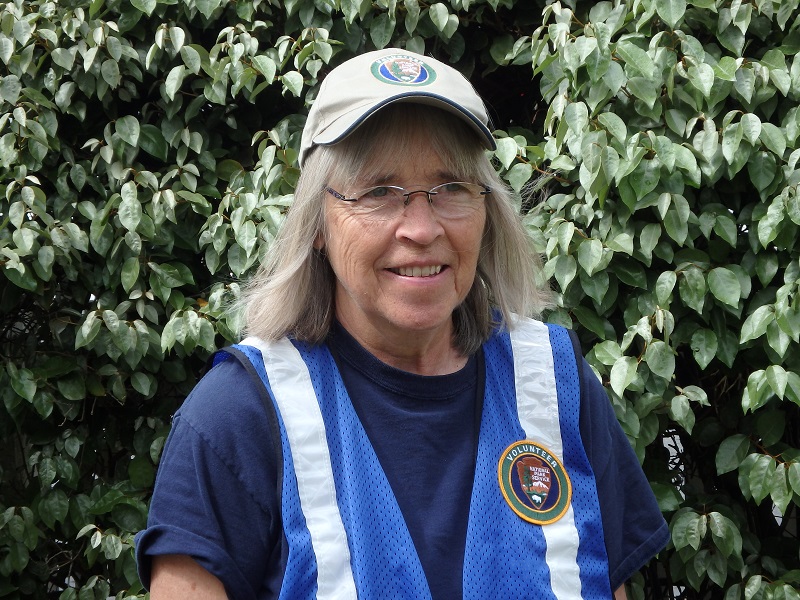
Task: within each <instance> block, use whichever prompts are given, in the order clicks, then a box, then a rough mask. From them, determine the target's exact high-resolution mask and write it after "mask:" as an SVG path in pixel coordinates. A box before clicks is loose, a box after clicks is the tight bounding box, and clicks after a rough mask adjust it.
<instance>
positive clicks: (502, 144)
mask: <svg viewBox="0 0 800 600" xmlns="http://www.w3.org/2000/svg"><path fill="white" fill-rule="evenodd" d="M518 151H519V147H518V146H517V142H516V141H515V140H514V138H509V137H505V138H498V139H497V148H496V149H495V151H494V155H495V156H496V157H497V159H498V160H499V161H500V163H501V164H502V165H503V167H504V168H506V169H508V168H509V167H510V166H511V163H513V162H514V160H515V159H516V158H517V152H518Z"/></svg>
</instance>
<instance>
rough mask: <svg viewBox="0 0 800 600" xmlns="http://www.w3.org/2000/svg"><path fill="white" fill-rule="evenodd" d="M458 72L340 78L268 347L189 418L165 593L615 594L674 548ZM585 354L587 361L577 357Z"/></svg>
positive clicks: (406, 68) (235, 362) (236, 358)
mask: <svg viewBox="0 0 800 600" xmlns="http://www.w3.org/2000/svg"><path fill="white" fill-rule="evenodd" d="M487 123H488V118H487V116H486V111H485V108H484V106H483V103H482V102H481V100H480V98H479V97H478V96H477V94H476V93H475V91H474V90H473V88H472V87H471V86H470V84H469V83H468V82H467V81H466V79H464V78H463V76H461V75H460V74H459V73H458V72H457V71H455V70H454V69H452V68H451V67H449V66H447V65H445V64H443V63H440V62H438V61H436V60H434V59H431V58H428V57H423V56H420V55H416V54H413V53H410V52H408V51H403V50H395V49H388V50H383V51H378V52H373V53H369V54H364V55H362V56H359V57H357V58H354V59H352V60H350V61H347V62H346V63H344V64H343V65H341V66H339V67H337V68H336V69H334V70H333V71H332V72H331V73H330V74H329V75H328V77H327V78H326V79H325V81H324V83H323V85H322V86H321V89H320V92H319V95H318V96H317V98H316V100H315V103H314V105H313V107H312V109H311V112H310V114H309V118H308V122H307V124H306V127H305V129H304V133H303V139H302V143H301V155H300V161H301V166H302V175H301V178H300V181H299V182H298V186H297V190H296V194H295V202H294V204H293V206H292V208H291V210H290V211H289V213H288V215H287V218H286V222H285V224H284V227H283V229H282V231H281V233H280V235H279V238H278V240H277V241H276V244H275V246H274V247H273V249H272V251H271V252H270V256H269V259H268V261H267V262H266V264H264V265H263V266H262V268H261V270H260V272H259V273H258V274H257V276H256V277H255V279H254V280H253V281H252V282H251V284H250V286H249V289H248V291H247V293H246V295H245V298H244V309H245V315H246V329H247V334H248V336H250V337H248V338H247V339H246V340H245V341H244V342H243V343H242V344H239V345H237V346H234V347H233V348H231V349H228V350H227V351H226V352H224V353H222V354H221V355H220V356H219V357H218V361H217V365H216V366H215V367H214V368H213V369H212V370H211V371H210V372H209V374H208V375H206V377H204V378H203V380H202V381H201V382H200V383H199V384H198V386H197V388H196V389H195V390H194V392H193V393H192V394H191V396H190V397H189V398H188V399H187V401H186V403H185V404H184V405H183V407H182V408H181V409H180V411H179V412H178V413H177V414H176V416H175V420H174V424H173V430H172V432H171V434H170V439H169V440H168V443H167V446H166V448H165V451H164V456H163V458H162V461H161V465H160V467H159V475H158V480H157V483H156V489H155V493H154V496H153V500H152V503H151V512H150V519H149V523H148V529H147V530H146V531H144V532H142V533H141V534H139V536H138V538H137V557H138V560H139V569H140V574H141V576H142V580H143V581H144V582H145V584H146V585H147V584H149V585H150V589H151V597H152V598H154V599H157V598H180V597H192V598H204V597H208V598H224V597H226V595H227V597H230V598H258V599H261V598H278V597H280V598H356V597H359V598H408V599H415V600H416V599H422V598H433V599H441V600H452V599H454V598H475V599H488V598H503V599H511V598H530V597H542V598H559V599H565V598H611V597H612V595H613V594H614V592H613V591H614V590H617V593H616V597H617V598H622V597H624V590H622V588H621V586H622V584H623V583H624V582H625V581H626V580H627V578H628V577H629V576H630V575H631V574H632V573H633V572H635V571H636V570H637V569H639V568H640V567H641V566H642V565H643V564H644V563H645V562H646V561H647V560H649V559H650V557H651V556H652V555H653V554H655V553H656V552H657V551H659V550H660V549H661V548H662V547H663V546H664V544H665V543H666V541H667V539H668V531H667V528H666V524H665V523H664V521H663V518H662V517H661V515H660V512H659V511H658V508H657V506H656V504H655V500H654V498H653V496H652V494H651V492H650V491H649V487H648V485H647V481H646V480H645V478H644V476H643V474H642V472H641V470H640V468H639V465H638V462H637V460H636V458H635V456H634V455H633V453H632V451H631V448H630V446H629V445H628V443H627V440H626V439H625V436H624V435H623V433H622V431H621V430H620V428H619V425H618V424H617V423H616V421H615V419H614V415H613V411H612V410H611V407H610V403H609V402H608V399H607V397H606V396H605V393H604V390H603V388H602V386H601V385H600V384H599V382H598V381H597V379H596V378H595V377H594V375H593V374H592V372H591V370H590V369H589V367H588V365H587V364H586V363H585V361H583V360H582V359H580V357H579V355H577V353H576V352H575V348H576V346H575V345H574V344H573V341H572V338H571V337H570V336H569V335H568V333H567V332H566V331H565V330H563V329H561V328H558V327H550V326H545V325H543V324H542V323H539V322H537V321H533V320H531V319H529V318H524V317H521V316H517V315H535V314H538V313H539V311H541V309H542V308H544V307H545V306H546V303H547V298H548V295H547V293H546V290H545V289H544V288H543V287H541V286H540V285H539V283H538V282H537V279H536V278H537V277H538V273H539V262H538V260H537V258H536V257H535V255H534V254H533V253H532V251H531V249H530V246H529V244H528V242H527V239H526V236H525V232H524V230H523V229H522V227H521V225H520V224H519V221H518V219H517V215H516V213H515V209H514V208H513V203H512V201H511V198H510V196H509V193H508V191H507V189H506V187H505V186H504V185H503V183H502V182H501V181H500V180H499V178H498V176H497V174H496V173H495V171H494V169H493V168H492V166H491V164H490V162H489V161H488V159H487V158H486V156H485V152H484V150H485V149H486V148H493V147H494V141H493V139H492V136H491V133H490V131H489V129H488V127H487ZM576 356H577V358H576Z"/></svg>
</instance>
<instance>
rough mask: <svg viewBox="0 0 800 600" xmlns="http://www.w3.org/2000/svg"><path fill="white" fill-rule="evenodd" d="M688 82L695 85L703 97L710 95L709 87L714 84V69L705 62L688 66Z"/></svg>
mask: <svg viewBox="0 0 800 600" xmlns="http://www.w3.org/2000/svg"><path fill="white" fill-rule="evenodd" d="M688 73H689V82H690V83H691V84H692V85H693V86H694V87H696V88H697V89H698V90H699V91H700V93H702V94H703V96H704V97H706V98H709V97H711V88H712V87H713V86H714V69H712V68H711V66H710V65H707V64H705V63H702V64H699V65H697V66H692V67H689V70H688Z"/></svg>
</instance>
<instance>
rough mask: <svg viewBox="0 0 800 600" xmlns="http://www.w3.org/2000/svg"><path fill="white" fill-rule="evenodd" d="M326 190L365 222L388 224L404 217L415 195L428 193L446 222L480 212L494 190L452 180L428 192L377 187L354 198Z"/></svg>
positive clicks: (433, 204)
mask: <svg viewBox="0 0 800 600" xmlns="http://www.w3.org/2000/svg"><path fill="white" fill-rule="evenodd" d="M325 191H326V192H328V193H329V194H330V195H331V196H333V197H334V198H337V199H338V200H342V201H344V202H349V203H350V205H351V207H352V210H353V212H355V213H356V214H358V215H359V216H362V217H364V218H365V219H368V220H370V221H386V220H389V219H394V218H395V217H398V216H400V215H401V214H402V213H403V210H404V209H405V207H406V206H408V204H409V203H410V202H411V197H412V196H413V195H414V194H425V195H426V196H427V198H428V203H429V204H430V205H431V208H432V209H433V212H434V213H435V214H436V216H438V217H440V218H442V219H463V218H464V217H468V216H469V215H470V214H471V213H473V212H475V211H476V210H478V209H479V208H480V206H481V204H482V202H483V196H486V194H489V193H491V191H492V190H491V189H490V188H488V187H486V186H485V185H480V184H477V183H467V182H464V181H450V182H448V183H442V184H440V185H437V186H434V187H432V188H431V189H429V190H427V191H426V190H413V191H407V190H406V189H405V188H402V187H400V186H397V185H376V186H373V187H370V188H367V189H365V190H361V191H359V192H356V193H354V194H352V195H351V196H345V195H344V194H340V193H339V192H337V191H336V190H334V189H333V188H331V187H326V188H325ZM434 198H435V201H434Z"/></svg>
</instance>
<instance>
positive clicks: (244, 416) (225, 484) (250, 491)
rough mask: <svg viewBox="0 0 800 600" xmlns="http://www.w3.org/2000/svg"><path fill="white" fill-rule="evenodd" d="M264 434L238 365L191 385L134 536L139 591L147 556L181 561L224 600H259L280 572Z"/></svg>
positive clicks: (270, 443)
mask: <svg viewBox="0 0 800 600" xmlns="http://www.w3.org/2000/svg"><path fill="white" fill-rule="evenodd" d="M269 431H270V429H269V427H268V419H267V416H266V410H265V408H264V406H263V404H262V402H261V398H260V396H259V390H258V389H257V388H256V382H254V381H253V380H252V379H251V378H250V376H249V375H248V374H247V372H246V371H245V370H244V368H243V367H242V366H241V365H240V364H239V363H237V362H236V361H233V360H229V361H226V362H223V363H220V364H219V365H217V366H216V367H214V368H213V369H212V370H211V371H210V372H209V373H208V374H207V375H206V376H205V377H204V378H203V379H202V380H201V381H200V383H198V385H197V387H196V388H195V389H194V390H193V391H192V393H191V394H190V395H189V397H188V398H187V399H186V401H185V402H184V404H183V406H182V407H181V409H180V410H179V411H178V413H176V415H175V418H174V420H173V425H172V430H171V431H170V434H169V437H168V439H167V443H166V445H165V447H164V453H163V455H162V458H161V462H160V464H159V467H158V474H157V477H156V484H155V489H154V492H153V497H152V500H151V503H150V511H149V515H148V522H147V529H145V530H144V531H142V532H140V533H139V534H138V535H137V536H136V558H137V564H138V568H139V575H140V578H141V580H142V583H143V584H144V585H145V587H149V584H150V572H151V562H152V557H153V556H158V555H165V554H183V555H188V556H190V557H192V558H193V559H194V560H196V561H197V562H198V563H199V564H200V565H201V566H202V567H203V568H205V569H206V570H207V571H209V572H210V573H211V574H212V575H214V576H216V577H217V578H218V579H220V581H222V583H223V585H224V586H225V590H226V592H227V593H228V596H229V597H230V598H232V599H239V598H242V599H248V600H249V599H255V598H256V597H257V595H258V597H263V595H264V594H263V588H264V586H267V587H269V586H270V574H277V572H278V570H279V567H278V566H277V564H278V561H279V560H280V552H281V549H280V547H281V544H280V536H281V535H282V534H281V529H280V523H279V522H278V518H277V516H278V515H279V510H278V506H277V503H278V498H277V496H278V494H277V477H278V476H277V466H276V465H277V455H276V450H275V443H276V441H275V440H272V439H271V437H270V435H269ZM273 565H274V568H273ZM265 571H266V576H265ZM277 585H279V582H278V583H277ZM267 597H269V594H267Z"/></svg>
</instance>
